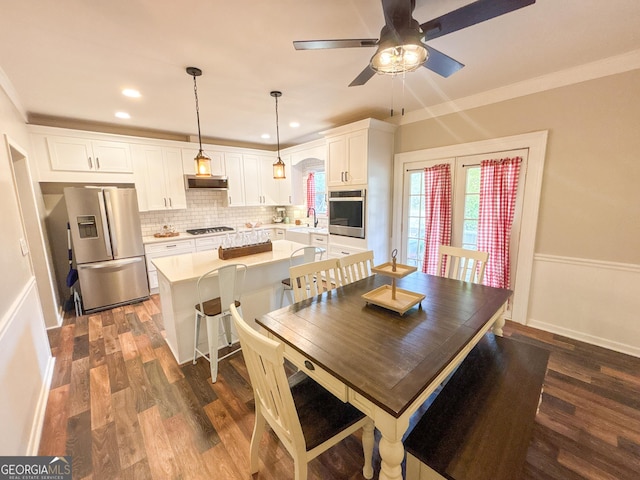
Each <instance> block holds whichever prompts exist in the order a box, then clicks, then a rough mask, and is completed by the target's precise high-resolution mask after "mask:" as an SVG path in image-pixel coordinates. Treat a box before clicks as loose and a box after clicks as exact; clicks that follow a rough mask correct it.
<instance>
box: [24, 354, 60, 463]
mask: <svg viewBox="0 0 640 480" xmlns="http://www.w3.org/2000/svg"><path fill="white" fill-rule="evenodd" d="M55 366H56V357H51V358H50V359H49V361H48V362H47V369H46V371H45V376H44V381H43V382H42V388H41V389H40V395H38V407H37V409H36V414H35V415H34V417H33V423H32V424H31V435H30V436H29V444H28V445H27V455H30V456H36V455H38V449H39V448H40V439H41V438H42V428H43V427H44V419H45V414H46V413H47V402H48V401H49V391H50V390H51V382H52V381H53V372H54V371H55Z"/></svg>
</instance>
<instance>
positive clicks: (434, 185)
mask: <svg viewBox="0 0 640 480" xmlns="http://www.w3.org/2000/svg"><path fill="white" fill-rule="evenodd" d="M424 193H425V195H424V216H425V228H424V239H425V248H424V259H423V262H422V271H423V272H424V273H428V274H431V275H441V274H442V272H437V271H436V270H437V268H438V248H439V247H440V245H451V169H450V166H449V164H447V163H445V164H441V165H435V166H433V167H430V168H425V169H424Z"/></svg>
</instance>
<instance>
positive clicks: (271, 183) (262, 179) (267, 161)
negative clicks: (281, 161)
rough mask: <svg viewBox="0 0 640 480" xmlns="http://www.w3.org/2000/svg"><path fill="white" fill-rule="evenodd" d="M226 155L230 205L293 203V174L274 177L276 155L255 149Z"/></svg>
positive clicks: (228, 200) (228, 202) (228, 201)
mask: <svg viewBox="0 0 640 480" xmlns="http://www.w3.org/2000/svg"><path fill="white" fill-rule="evenodd" d="M224 158H225V169H226V172H227V178H228V179H229V191H228V198H227V205H228V206H230V207H238V206H247V207H249V206H276V205H290V204H291V180H290V178H289V179H286V178H285V179H284V180H276V179H274V178H273V163H274V162H275V157H272V156H268V155H258V154H253V153H225V157H224Z"/></svg>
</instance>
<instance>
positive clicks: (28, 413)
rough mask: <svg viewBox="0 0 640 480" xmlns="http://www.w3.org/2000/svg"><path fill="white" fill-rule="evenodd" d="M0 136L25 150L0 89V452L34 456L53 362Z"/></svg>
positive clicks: (17, 120)
mask: <svg viewBox="0 0 640 480" xmlns="http://www.w3.org/2000/svg"><path fill="white" fill-rule="evenodd" d="M4 135H8V136H9V137H10V138H11V140H12V142H14V144H15V145H19V146H20V148H21V149H23V150H24V151H26V150H27V148H28V145H29V143H28V136H27V129H26V126H25V125H24V122H23V121H22V119H21V117H20V115H18V112H17V111H16V110H15V108H14V107H13V105H12V103H11V102H10V101H9V99H8V97H7V96H6V95H5V94H4V92H3V90H2V88H1V87H0V218H1V219H2V225H1V226H0V269H1V271H2V274H1V275H0V391H1V392H2V393H0V425H2V433H3V434H2V436H1V438H0V455H34V454H36V452H37V446H38V445H37V443H38V438H39V432H40V425H41V422H42V418H43V414H44V408H45V406H46V398H47V393H48V382H49V381H50V375H51V371H52V366H53V362H52V359H51V352H50V349H49V343H48V339H47V334H46V331H45V326H44V318H43V314H42V308H41V306H40V300H39V297H38V291H37V288H36V284H35V278H34V276H33V272H32V270H31V265H30V263H29V257H28V256H23V255H22V253H21V250H20V239H22V238H26V236H25V232H24V230H23V228H22V222H21V219H20V210H19V207H18V200H17V195H16V189H15V188H14V183H13V175H12V173H11V163H10V162H11V160H10V157H9V153H8V151H7V148H6V144H5V138H4Z"/></svg>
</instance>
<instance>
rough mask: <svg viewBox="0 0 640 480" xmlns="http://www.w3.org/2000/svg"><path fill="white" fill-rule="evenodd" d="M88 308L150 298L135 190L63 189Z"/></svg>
mask: <svg viewBox="0 0 640 480" xmlns="http://www.w3.org/2000/svg"><path fill="white" fill-rule="evenodd" d="M64 199H65V202H66V204H67V213H68V215H69V224H70V225H71V238H72V240H73V255H74V257H75V260H76V264H77V269H78V278H79V280H80V290H81V292H82V303H83V307H84V310H85V312H92V311H96V310H101V309H105V308H108V307H112V306H116V305H123V304H126V303H132V302H134V301H137V300H141V299H144V298H146V297H148V296H149V284H148V282H147V269H146V265H145V258H144V246H143V244H142V231H141V228H140V216H139V213H138V200H137V197H136V190H135V189H134V188H115V187H104V188H102V187H97V188H96V187H69V188H65V189H64Z"/></svg>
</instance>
